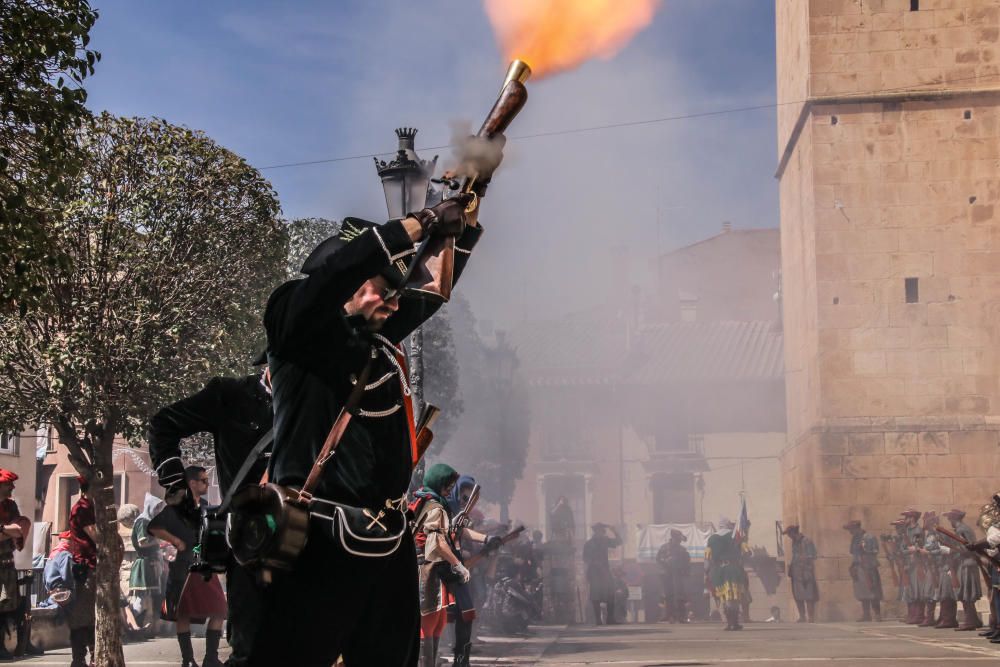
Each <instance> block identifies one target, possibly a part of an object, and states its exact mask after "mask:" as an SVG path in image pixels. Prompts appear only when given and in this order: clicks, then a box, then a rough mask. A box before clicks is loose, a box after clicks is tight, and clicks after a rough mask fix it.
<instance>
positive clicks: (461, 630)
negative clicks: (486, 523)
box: [417, 475, 501, 667]
mask: <svg viewBox="0 0 1000 667" xmlns="http://www.w3.org/2000/svg"><path fill="white" fill-rule="evenodd" d="M478 502H479V485H478V484H476V480H475V479H473V478H472V477H470V476H468V475H462V476H460V477H459V478H458V482H457V483H456V484H455V486H454V488H453V489H452V492H451V494H450V495H449V496H448V509H449V511H451V512H452V521H451V545H452V547H453V548H454V551H455V555H456V556H458V557H459V559H460V560H462V561H463V562H464V560H465V557H466V555H468V554H469V553H470V549H469V548H470V546H471V544H470V542H478V543H479V547H480V553H482V551H484V550H486V546H487V545H491V546H492V547H497V546H498V545H499V543H500V541H501V540H500V538H499V537H490V536H488V535H485V534H483V533H480V532H479V531H477V530H473V529H472V521H473V518H472V515H473V512H474V511H475V509H476V504H477V503H478ZM417 557H418V561H419V558H420V554H419V553H418V554H417ZM467 569H469V570H471V569H472V568H471V566H469V567H468V568H467ZM474 583H475V582H474V581H472V580H470V581H469V582H466V583H462V582H460V581H458V582H451V583H449V584H448V592H449V594H450V597H451V600H450V602H451V604H449V606H448V615H449V620H453V621H454V623H455V646H454V647H453V649H454V654H455V659H454V662H453V663H452V665H454V667H469V662H470V661H471V659H472V624H473V622H474V621H475V620H476V605H475V601H474V599H473V598H474V595H473V584H474Z"/></svg>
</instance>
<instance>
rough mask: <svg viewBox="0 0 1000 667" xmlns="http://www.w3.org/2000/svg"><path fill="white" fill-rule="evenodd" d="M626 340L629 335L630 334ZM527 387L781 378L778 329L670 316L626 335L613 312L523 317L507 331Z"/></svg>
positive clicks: (770, 324) (759, 324) (762, 324)
mask: <svg viewBox="0 0 1000 667" xmlns="http://www.w3.org/2000/svg"><path fill="white" fill-rule="evenodd" d="M629 339H631V340H629ZM511 342H512V344H513V345H514V347H515V348H516V349H517V351H518V358H519V362H520V365H519V368H520V371H521V373H522V374H523V375H524V377H525V379H526V380H527V381H528V383H529V384H532V385H536V386H537V385H594V384H610V383H612V382H619V383H623V384H641V385H650V384H663V383H670V382H676V381H683V382H691V381H723V380H780V379H781V378H782V377H783V375H784V363H783V355H784V350H783V343H782V335H781V330H780V329H779V328H778V327H777V326H776V325H775V323H773V322H676V323H669V324H653V325H646V326H644V327H642V328H640V329H639V330H638V332H637V333H632V334H631V335H630V334H629V333H628V332H627V327H626V325H625V324H624V323H623V322H622V320H621V319H620V318H617V317H595V316H594V314H591V315H590V317H580V316H577V317H570V318H567V319H564V320H552V321H536V322H526V323H523V324H522V325H520V326H519V327H518V328H517V329H515V330H514V331H512V332H511Z"/></svg>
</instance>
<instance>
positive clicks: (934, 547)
mask: <svg viewBox="0 0 1000 667" xmlns="http://www.w3.org/2000/svg"><path fill="white" fill-rule="evenodd" d="M928 514H931V513H928ZM925 516H926V515H925ZM937 524H938V521H933V522H929V523H928V522H925V526H924V527H925V528H926V529H927V530H928V532H927V538H926V542H925V543H924V549H925V551H926V552H927V554H928V556H929V558H930V561H931V563H932V568H931V569H932V570H933V571H934V578H935V580H936V581H937V588H936V589H935V591H934V597H935V600H936V601H937V602H939V603H940V604H941V614H940V616H939V617H938V620H937V622H936V623H933V627H935V628H938V629H940V630H944V629H948V628H957V627H958V616H957V614H958V598H957V597H956V594H957V592H958V573H957V571H956V569H955V567H954V566H953V565H954V561H953V558H952V556H953V553H954V549H953V548H952V547H950V546H948V545H946V544H942V543H941V540H940V539H938V532H937V530H936V529H937V527H938V526H937ZM924 626H925V627H931V626H932V624H931V623H927V622H925V624H924Z"/></svg>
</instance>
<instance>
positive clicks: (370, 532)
mask: <svg viewBox="0 0 1000 667" xmlns="http://www.w3.org/2000/svg"><path fill="white" fill-rule="evenodd" d="M311 515H312V516H313V517H316V518H319V519H326V520H328V521H329V522H330V523H331V529H330V530H331V531H332V535H333V539H334V541H335V542H336V543H338V544H339V545H340V546H341V547H342V548H343V549H344V551H346V552H347V553H349V554H351V555H352V556H362V557H365V558H384V557H386V556H390V555H392V554H394V553H395V552H396V550H397V549H399V545H400V544H402V543H403V537H404V536H405V535H406V533H407V531H408V530H409V524H408V523H407V520H406V514H405V513H404V512H403V511H401V510H400V509H399V508H398V507H395V506H393V507H389V506H388V504H387V505H386V506H385V507H382V508H381V509H378V510H369V509H366V508H363V507H352V506H351V505H344V504H342V503H335V502H332V501H329V500H321V499H319V498H314V499H313V510H312V512H311Z"/></svg>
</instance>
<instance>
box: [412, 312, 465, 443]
mask: <svg viewBox="0 0 1000 667" xmlns="http://www.w3.org/2000/svg"><path fill="white" fill-rule="evenodd" d="M468 309H469V303H468V301H466V300H465V299H464V298H462V297H461V296H459V295H457V294H455V295H453V297H452V300H451V301H450V302H449V303H447V304H445V305H444V306H442V308H441V310H439V311H438V312H437V314H435V315H434V317H432V318H431V319H429V320H427V322H425V323H424V325H423V330H424V399H425V400H426V401H427V402H428V403H431V404H433V405H436V406H438V407H440V408H441V409H442V410H441V416H440V417H439V418H438V420H437V422H435V424H434V428H433V431H434V440H433V442H432V443H431V447H430V451H429V454H430V455H431V456H435V455H437V454H439V453H440V452H441V450H443V449H444V447H445V445H446V444H447V443H448V441H449V439H450V438H451V437H452V435H453V434H454V433H455V429H456V428H457V426H458V424H459V422H460V420H461V417H462V412H463V410H464V404H463V403H462V399H461V398H460V397H459V391H458V387H459V373H460V370H459V364H458V351H457V349H456V347H455V334H454V328H453V327H454V324H455V323H456V321H458V322H461V321H462V320H464V319H465V317H464V315H465V314H466V313H467V312H468Z"/></svg>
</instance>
